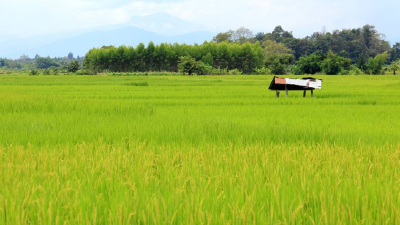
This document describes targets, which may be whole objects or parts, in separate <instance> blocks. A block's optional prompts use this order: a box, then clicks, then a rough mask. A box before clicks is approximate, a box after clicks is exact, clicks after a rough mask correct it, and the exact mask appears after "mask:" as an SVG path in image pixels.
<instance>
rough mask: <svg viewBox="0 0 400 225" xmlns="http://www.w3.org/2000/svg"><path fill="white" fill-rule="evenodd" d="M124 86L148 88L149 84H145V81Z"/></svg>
mask: <svg viewBox="0 0 400 225" xmlns="http://www.w3.org/2000/svg"><path fill="white" fill-rule="evenodd" d="M125 85H128V86H137V87H138V86H143V87H147V86H149V83H147V82H146V81H143V82H131V83H126V84H125Z"/></svg>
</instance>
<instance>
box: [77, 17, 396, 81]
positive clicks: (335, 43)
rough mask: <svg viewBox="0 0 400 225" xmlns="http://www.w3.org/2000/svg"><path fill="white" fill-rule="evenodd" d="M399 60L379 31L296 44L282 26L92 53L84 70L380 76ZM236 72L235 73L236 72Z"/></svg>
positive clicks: (320, 35)
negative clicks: (205, 39)
mask: <svg viewBox="0 0 400 225" xmlns="http://www.w3.org/2000/svg"><path fill="white" fill-rule="evenodd" d="M399 58H400V43H396V44H395V45H394V46H393V47H391V46H390V43H389V42H388V41H386V40H385V37H384V35H382V34H380V33H379V32H378V31H377V30H376V29H375V27H374V26H371V25H365V26H363V27H361V28H357V29H343V30H341V31H339V30H334V31H333V32H326V31H322V32H315V33H314V34H312V35H311V36H307V37H305V38H295V37H294V36H293V34H292V32H289V31H285V30H284V29H283V28H282V27H281V26H277V27H276V28H275V29H274V30H273V31H272V32H271V33H257V34H256V35H254V34H253V33H252V32H251V31H250V30H249V29H246V28H239V29H238V30H236V31H232V30H230V31H228V32H223V33H219V34H217V35H216V36H215V37H214V38H213V40H212V41H211V42H204V43H203V44H201V45H185V44H168V43H163V44H160V45H155V44H154V43H152V42H150V43H149V44H148V45H147V46H145V45H144V44H143V43H141V44H139V45H138V46H136V47H126V46H120V47H113V46H107V47H102V48H94V49H92V50H90V51H89V52H88V53H87V54H86V56H85V59H84V63H83V64H84V67H85V68H86V69H89V70H94V71H96V72H133V71H138V72H146V71H168V72H178V71H179V72H182V73H186V74H238V73H245V74H248V73H268V74H288V73H290V74H315V73H325V74H330V75H336V74H380V73H382V72H383V71H382V70H383V66H384V64H390V63H393V64H392V68H396V66H397V65H398V63H397V62H396V61H397V60H399ZM232 71H233V72H232Z"/></svg>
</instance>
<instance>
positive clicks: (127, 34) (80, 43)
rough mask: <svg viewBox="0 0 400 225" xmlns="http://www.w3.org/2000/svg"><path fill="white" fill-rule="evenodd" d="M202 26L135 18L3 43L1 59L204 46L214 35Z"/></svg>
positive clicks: (161, 18) (153, 17) (163, 17)
mask: <svg viewBox="0 0 400 225" xmlns="http://www.w3.org/2000/svg"><path fill="white" fill-rule="evenodd" d="M202 29H204V30H206V28H205V27H204V26H202V25H198V24H196V23H192V22H188V21H185V20H182V19H179V18H176V17H173V16H171V15H169V14H167V13H157V14H152V15H149V16H143V17H138V16H134V17H132V18H131V19H130V20H129V21H128V22H127V23H124V24H118V25H108V26H102V27H97V28H94V29H88V30H80V31H74V32H63V33H56V34H50V35H40V36H34V37H29V38H22V39H12V38H10V37H9V38H8V39H11V40H8V41H7V40H6V41H0V57H7V58H18V57H20V56H21V55H23V54H25V55H28V56H29V57H34V56H35V55H36V54H38V55H40V56H50V57H59V56H66V55H67V54H68V53H69V52H72V53H74V55H75V56H78V55H80V56H84V55H85V54H86V53H87V52H88V51H89V50H90V49H91V48H93V47H102V46H104V45H106V46H107V45H114V46H120V45H127V46H136V45H138V44H139V43H141V42H142V43H144V44H145V45H147V44H148V43H149V42H150V41H153V42H154V43H155V44H160V43H162V42H168V43H175V42H177V43H186V44H194V43H199V44H201V43H203V42H204V41H210V40H211V39H212V38H213V36H214V35H215V33H212V32H207V31H199V30H202Z"/></svg>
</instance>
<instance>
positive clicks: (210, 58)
mask: <svg viewBox="0 0 400 225" xmlns="http://www.w3.org/2000/svg"><path fill="white" fill-rule="evenodd" d="M201 61H202V62H203V63H204V64H207V65H210V66H213V65H214V58H213V56H212V55H211V53H207V55H205V56H203V57H202V58H201Z"/></svg>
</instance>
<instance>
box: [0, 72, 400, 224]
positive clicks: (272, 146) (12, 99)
mask: <svg viewBox="0 0 400 225" xmlns="http://www.w3.org/2000/svg"><path fill="white" fill-rule="evenodd" d="M317 77H318V78H322V79H323V80H324V82H323V89H322V90H318V91H315V98H313V99H312V98H310V93H308V96H307V98H303V97H302V94H303V93H302V92H289V98H285V97H284V96H282V94H281V98H279V99H278V98H276V97H275V93H274V92H271V91H269V90H268V86H269V84H270V82H271V80H272V78H273V77H272V76H195V77H184V76H132V77H129V76H23V75H17V76H10V75H7V76H5V75H3V76H0V224H399V223H400V129H399V128H400V119H399V116H400V76H399V77H398V76H317Z"/></svg>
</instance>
